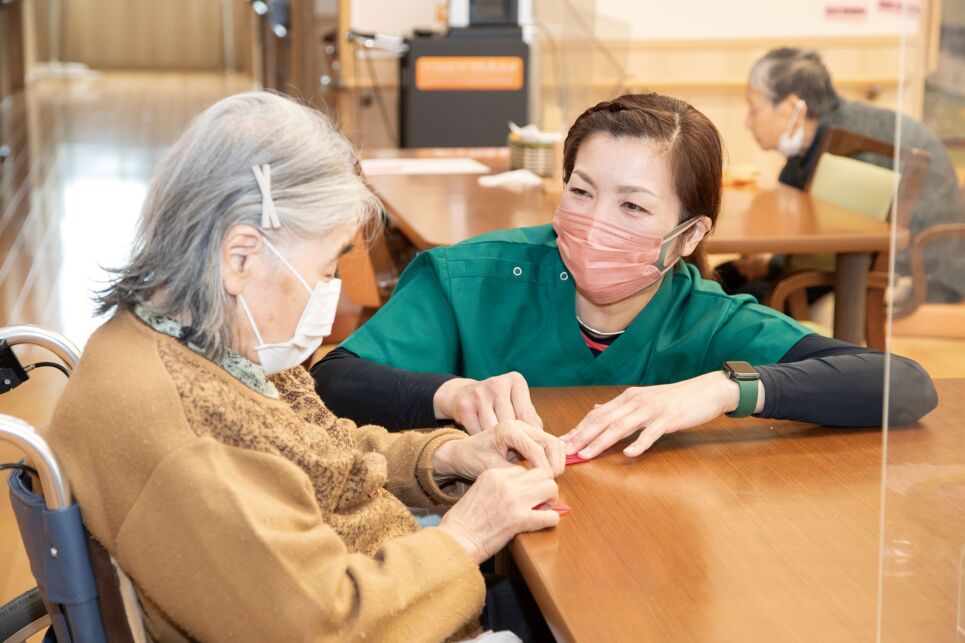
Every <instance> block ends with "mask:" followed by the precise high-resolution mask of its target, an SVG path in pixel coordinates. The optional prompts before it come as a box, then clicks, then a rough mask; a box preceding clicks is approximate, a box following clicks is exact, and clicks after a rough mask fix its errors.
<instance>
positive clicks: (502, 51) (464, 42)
mask: <svg viewBox="0 0 965 643" xmlns="http://www.w3.org/2000/svg"><path fill="white" fill-rule="evenodd" d="M523 1H524V2H525V1H526V0H523ZM467 9H468V12H467V13H468V16H467V17H468V20H467V22H468V26H465V27H454V26H450V28H449V32H448V33H446V34H445V35H443V36H439V35H427V36H419V35H416V36H414V37H413V38H412V39H411V40H409V42H408V45H409V47H408V51H407V52H406V53H405V55H404V56H403V58H402V61H401V78H400V80H401V83H400V87H401V93H400V96H399V111H400V113H399V117H400V119H399V122H400V125H401V127H400V133H401V136H400V138H401V140H400V145H401V147H406V148H412V147H487V146H502V145H505V144H506V136H507V134H508V126H507V122H508V121H514V122H516V123H518V124H520V125H523V124H525V123H527V122H528V115H527V111H528V92H527V76H528V71H529V46H528V45H527V44H526V42H525V41H524V40H523V32H522V29H521V28H520V26H519V6H518V0H451V2H450V19H451V18H452V12H453V11H455V12H457V13H461V12H466V10H467ZM451 24H452V21H451V20H450V25H451Z"/></svg>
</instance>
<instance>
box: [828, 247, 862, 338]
mask: <svg viewBox="0 0 965 643" xmlns="http://www.w3.org/2000/svg"><path fill="white" fill-rule="evenodd" d="M870 268H871V256H870V255H868V254H863V253H848V254H838V256H837V283H836V284H835V287H834V336H835V337H836V338H838V339H841V340H844V341H846V342H851V343H852V344H861V343H862V342H863V341H864V339H865V316H866V314H867V306H868V270H869V269H870Z"/></svg>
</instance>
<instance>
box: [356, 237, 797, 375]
mask: <svg viewBox="0 0 965 643" xmlns="http://www.w3.org/2000/svg"><path fill="white" fill-rule="evenodd" d="M810 332H811V331H809V330H808V329H807V328H805V327H803V326H801V325H800V324H798V323H797V322H795V321H794V320H792V319H790V318H788V317H786V316H785V315H782V314H780V313H778V312H777V311H775V310H773V309H771V308H767V307H765V306H761V305H759V304H757V303H756V302H755V301H754V299H753V298H752V297H750V296H748V295H739V296H729V295H726V294H724V292H723V291H722V290H721V288H720V286H719V285H718V284H717V283H716V282H713V281H708V280H705V279H703V278H701V277H700V274H699V271H698V270H697V269H696V268H695V267H694V266H692V265H690V264H687V263H684V262H682V261H681V262H678V264H677V265H676V266H675V267H674V269H672V270H671V271H670V272H668V273H667V277H666V278H664V280H663V283H662V284H661V285H660V288H659V290H658V292H657V293H656V295H654V297H653V299H652V300H651V301H650V303H649V304H647V306H646V308H644V309H643V311H642V312H641V313H640V314H639V315H637V317H636V319H634V320H633V322H632V323H631V324H630V326H629V327H628V328H627V329H626V331H625V332H624V333H623V334H622V335H621V336H620V337H619V338H618V339H617V340H616V341H615V342H613V344H611V345H610V347H609V348H607V349H606V350H605V351H604V352H603V353H601V354H600V355H599V356H596V357H594V355H593V353H592V352H591V351H590V349H589V348H588V347H587V345H586V343H585V342H584V341H583V336H582V334H581V332H580V328H579V325H578V322H577V319H576V308H575V290H574V286H573V279H572V278H571V276H570V274H569V271H568V270H567V269H566V266H565V265H564V264H563V261H562V259H561V258H560V254H559V251H558V250H557V248H556V233H555V232H554V231H553V228H552V226H550V225H543V226H536V227H532V228H518V229H514V230H504V231H499V232H492V233H488V234H485V235H482V236H479V237H475V238H473V239H469V240H467V241H464V242H462V243H459V244H457V245H455V246H449V247H441V248H433V249H432V250H429V251H426V252H423V253H421V254H420V255H418V256H417V257H416V258H415V259H414V260H413V261H412V263H411V264H410V265H409V267H408V268H407V269H406V270H405V272H404V273H403V275H402V277H401V279H400V280H399V283H398V285H397V286H396V289H395V292H394V293H393V295H392V297H391V298H390V299H389V301H388V302H387V303H386V305H385V306H383V307H382V308H381V310H379V311H378V312H377V313H376V314H375V315H374V316H373V317H372V319H371V320H369V321H368V322H367V323H366V324H365V325H364V326H362V327H361V328H359V329H358V330H357V331H355V333H354V334H352V336H351V337H349V338H348V339H347V340H346V341H345V342H344V343H343V344H342V346H344V347H345V348H346V349H347V350H349V351H351V352H353V353H355V354H356V355H358V356H359V357H362V358H365V359H368V360H371V361H374V362H377V363H380V364H385V365H388V366H394V367H397V368H404V369H407V370H410V371H420V372H428V373H452V374H456V375H460V376H463V377H470V378H473V379H478V380H481V379H485V378H487V377H491V376H493V375H500V374H502V373H507V372H509V371H518V372H520V373H521V374H522V375H523V376H524V377H525V378H526V381H527V382H528V383H529V384H530V385H531V386H583V385H603V384H624V385H631V384H638V385H649V384H666V383H671V382H678V381H681V380H685V379H689V378H692V377H696V376H697V375H701V374H703V373H708V372H710V371H714V370H717V369H719V368H720V367H721V365H722V364H723V363H724V362H725V361H728V360H743V361H747V362H750V363H751V364H755V365H762V364H774V363H776V362H778V361H779V360H780V359H781V357H783V356H784V354H785V353H786V352H787V351H788V349H790V348H791V347H792V346H793V345H794V344H795V343H797V342H798V340H800V339H801V338H802V337H804V336H805V335H807V334H809V333H810Z"/></svg>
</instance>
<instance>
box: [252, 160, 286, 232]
mask: <svg viewBox="0 0 965 643" xmlns="http://www.w3.org/2000/svg"><path fill="white" fill-rule="evenodd" d="M251 171H252V172H254V173H255V180H256V181H257V182H258V187H259V188H260V189H261V227H262V228H264V229H266V230H278V229H280V228H281V222H280V221H279V220H278V211H277V210H275V202H274V201H272V199H271V165H269V164H268V163H265V164H264V165H262V166H261V167H259V166H257V165H252V166H251Z"/></svg>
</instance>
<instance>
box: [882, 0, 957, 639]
mask: <svg viewBox="0 0 965 643" xmlns="http://www.w3.org/2000/svg"><path fill="white" fill-rule="evenodd" d="M893 10H894V11H896V12H897V13H898V14H899V17H900V19H901V20H903V21H904V22H905V23H906V24H907V26H908V29H907V31H906V35H905V36H904V37H903V42H902V47H901V53H902V55H901V63H900V64H901V73H900V81H901V82H900V88H901V89H900V91H899V94H898V96H899V106H900V109H901V111H902V112H903V113H904V114H907V115H908V116H910V117H912V118H914V119H916V120H919V121H921V122H923V123H924V124H925V125H926V126H927V127H928V128H929V129H930V130H931V131H932V132H933V133H934V134H935V135H936V136H937V140H935V139H931V144H932V146H933V147H932V148H931V149H929V150H928V151H930V152H931V154H932V158H931V164H930V166H929V169H928V174H927V178H926V180H925V183H924V185H923V186H922V189H921V191H920V194H919V195H918V200H917V202H916V207H915V209H914V211H913V215H912V217H911V220H910V221H909V224H908V230H909V233H910V237H911V238H910V242H909V243H910V246H909V249H906V250H903V251H898V252H897V253H895V259H896V261H895V265H894V273H893V275H894V279H893V282H892V284H893V285H892V289H891V292H890V294H889V300H890V302H891V305H890V313H891V314H890V318H891V319H890V325H889V326H888V332H889V339H890V349H891V350H892V351H893V352H894V354H896V355H900V354H903V353H905V354H912V355H914V356H915V357H916V358H917V359H918V361H919V362H921V363H922V365H923V366H924V367H925V368H926V369H927V370H928V371H929V373H930V375H931V376H932V378H934V380H935V384H936V386H937V389H938V396H939V402H938V407H937V409H936V410H935V411H933V412H932V413H931V414H930V415H928V416H926V418H925V419H924V420H923V421H922V422H921V423H920V424H919V425H918V426H912V427H902V426H899V425H900V424H901V418H900V415H901V410H902V406H903V404H906V403H907V401H908V399H909V396H923V395H926V394H927V392H924V391H908V390H903V389H902V388H901V387H900V384H899V383H898V382H897V380H898V379H899V377H900V376H899V372H900V369H901V365H900V364H899V363H897V361H895V362H893V363H892V368H891V370H890V373H891V375H892V376H893V377H892V378H891V380H890V381H889V380H886V382H887V383H888V389H889V390H888V393H889V396H890V397H889V399H890V404H889V422H887V423H886V426H885V449H884V458H883V470H882V520H881V550H880V556H881V559H880V565H881V568H880V578H879V582H880V586H879V590H880V595H879V601H878V640H880V641H965V379H955V378H963V377H965V303H963V302H962V295H963V294H965V197H963V188H962V182H963V180H965V2H961V1H960V0H951V1H949V0H945V1H944V2H937V1H934V0H933V1H926V0H922V2H901V3H893ZM906 123H907V122H901V123H899V124H898V127H897V132H896V136H897V140H898V141H899V142H900V148H901V153H902V154H903V155H905V159H904V160H903V161H902V162H901V164H900V170H901V172H902V175H903V176H907V175H909V174H910V173H911V172H913V169H912V168H910V167H909V163H910V161H908V160H907V158H908V156H907V155H908V154H909V152H910V150H912V148H916V147H918V148H921V147H925V146H926V145H928V141H927V140H926V139H925V138H922V136H921V134H920V133H919V132H915V131H914V128H913V127H910V126H907V125H906ZM911 183H912V182H911V181H909V180H903V181H902V182H901V183H900V184H899V194H898V198H897V202H899V203H900V202H901V200H902V197H910V196H913V194H911V191H913V190H914V189H915V187H914V185H912V184H911ZM938 225H942V226H946V227H943V228H936V227H935V226H938ZM895 232H896V241H897V240H899V236H898V235H899V234H900V232H901V229H900V227H899V226H898V225H897V224H896V225H895ZM919 256H920V257H921V262H918V261H917V260H916V258H917V257H919Z"/></svg>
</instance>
